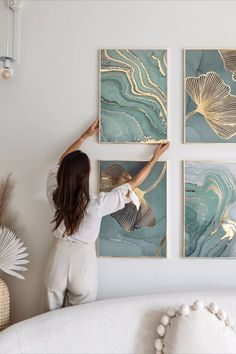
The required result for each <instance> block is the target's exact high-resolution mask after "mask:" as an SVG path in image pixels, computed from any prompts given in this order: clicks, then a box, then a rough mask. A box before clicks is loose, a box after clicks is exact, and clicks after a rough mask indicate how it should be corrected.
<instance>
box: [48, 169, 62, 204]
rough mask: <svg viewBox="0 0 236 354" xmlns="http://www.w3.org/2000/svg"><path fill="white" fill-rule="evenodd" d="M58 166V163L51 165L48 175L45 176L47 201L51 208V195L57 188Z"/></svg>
mask: <svg viewBox="0 0 236 354" xmlns="http://www.w3.org/2000/svg"><path fill="white" fill-rule="evenodd" d="M58 167H59V166H58V165H57V166H53V167H51V168H50V170H49V172H48V177H47V197H48V201H49V203H50V205H51V207H52V208H54V204H53V200H52V196H53V192H54V191H55V189H56V188H57V171H58Z"/></svg>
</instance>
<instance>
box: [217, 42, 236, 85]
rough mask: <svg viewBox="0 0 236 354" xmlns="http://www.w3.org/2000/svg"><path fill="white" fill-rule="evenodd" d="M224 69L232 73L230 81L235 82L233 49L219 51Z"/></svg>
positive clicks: (235, 56)
mask: <svg viewBox="0 0 236 354" xmlns="http://www.w3.org/2000/svg"><path fill="white" fill-rule="evenodd" d="M219 54H220V55H221V57H222V59H223V62H224V67H225V69H226V70H228V71H231V72H232V79H233V80H234V81H236V50H235V49H219Z"/></svg>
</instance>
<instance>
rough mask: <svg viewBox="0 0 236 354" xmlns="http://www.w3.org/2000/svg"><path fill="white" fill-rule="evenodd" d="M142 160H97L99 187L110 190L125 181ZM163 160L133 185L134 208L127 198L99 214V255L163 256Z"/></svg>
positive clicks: (164, 189) (164, 225) (164, 246)
mask: <svg viewBox="0 0 236 354" xmlns="http://www.w3.org/2000/svg"><path fill="white" fill-rule="evenodd" d="M145 163H146V162H143V161H142V162H134V161H100V191H110V190H111V189H113V188H114V187H116V186H117V185H120V184H123V183H126V182H127V181H128V180H130V178H131V177H134V176H136V174H137V173H138V172H139V171H140V170H141V169H142V168H143V167H144V165H145ZM166 166H167V163H166V162H158V163H156V165H155V166H154V167H153V169H152V171H151V173H150V175H149V176H148V177H147V178H146V180H145V181H144V182H143V183H142V184H141V186H140V187H138V188H136V190H135V192H136V194H137V196H138V198H139V201H140V203H141V204H140V208H139V209H138V210H137V208H136V207H135V205H134V204H133V203H132V202H131V203H128V204H126V205H125V208H124V209H122V210H120V211H118V212H115V213H113V214H111V215H107V216H105V217H103V219H102V223H101V229H100V234H99V242H98V248H99V256H105V257H165V256H166Z"/></svg>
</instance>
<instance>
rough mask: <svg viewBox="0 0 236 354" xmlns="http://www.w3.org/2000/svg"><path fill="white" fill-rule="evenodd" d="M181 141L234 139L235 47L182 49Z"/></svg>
mask: <svg viewBox="0 0 236 354" xmlns="http://www.w3.org/2000/svg"><path fill="white" fill-rule="evenodd" d="M184 57H185V59H184V62H185V70H184V72H185V74H184V75H185V77H184V82H185V84H184V98H185V100H184V109H185V123H184V126H185V142H186V143H236V49H186V50H185V55H184Z"/></svg>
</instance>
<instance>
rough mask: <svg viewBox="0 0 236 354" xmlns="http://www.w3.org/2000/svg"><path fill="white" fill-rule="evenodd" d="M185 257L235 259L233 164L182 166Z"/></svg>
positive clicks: (235, 182)
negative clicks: (183, 172)
mask: <svg viewBox="0 0 236 354" xmlns="http://www.w3.org/2000/svg"><path fill="white" fill-rule="evenodd" d="M184 170H185V242H184V244H185V246H184V253H185V256H186V257H236V162H199V161H198V162H185V164H184Z"/></svg>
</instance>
